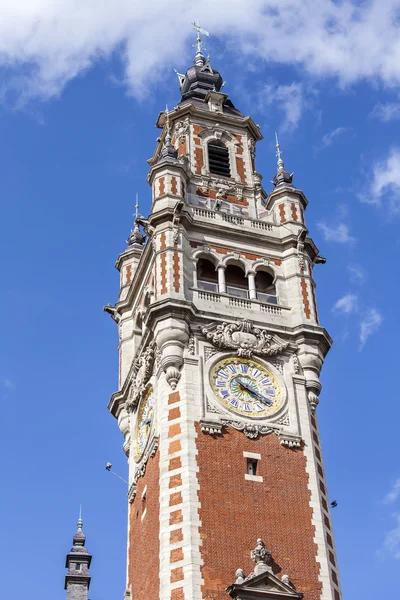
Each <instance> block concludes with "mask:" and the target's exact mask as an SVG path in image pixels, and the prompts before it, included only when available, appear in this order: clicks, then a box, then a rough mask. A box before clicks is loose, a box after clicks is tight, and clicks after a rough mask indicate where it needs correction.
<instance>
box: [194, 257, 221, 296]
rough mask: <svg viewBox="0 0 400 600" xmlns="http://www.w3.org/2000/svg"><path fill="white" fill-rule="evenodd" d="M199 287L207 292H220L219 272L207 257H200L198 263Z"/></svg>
mask: <svg viewBox="0 0 400 600" xmlns="http://www.w3.org/2000/svg"><path fill="white" fill-rule="evenodd" d="M196 275H197V287H198V288H199V289H200V290H206V291H207V292H218V273H217V272H216V270H215V267H214V265H213V263H212V262H211V261H210V260H207V259H206V258H199V260H198V261H197V265H196Z"/></svg>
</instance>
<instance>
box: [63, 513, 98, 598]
mask: <svg viewBox="0 0 400 600" xmlns="http://www.w3.org/2000/svg"><path fill="white" fill-rule="evenodd" d="M82 527H83V522H82V506H80V508H79V518H78V523H77V531H76V533H75V535H74V537H73V541H72V544H73V546H72V548H71V550H70V551H69V553H68V554H67V556H66V561H65V566H66V568H67V569H68V572H67V574H66V576H65V586H64V589H66V590H67V600H88V592H89V587H90V579H91V578H90V575H89V567H90V563H91V561H92V555H91V554H89V553H88V551H87V549H86V547H85V542H86V536H85V534H84V533H83V531H82Z"/></svg>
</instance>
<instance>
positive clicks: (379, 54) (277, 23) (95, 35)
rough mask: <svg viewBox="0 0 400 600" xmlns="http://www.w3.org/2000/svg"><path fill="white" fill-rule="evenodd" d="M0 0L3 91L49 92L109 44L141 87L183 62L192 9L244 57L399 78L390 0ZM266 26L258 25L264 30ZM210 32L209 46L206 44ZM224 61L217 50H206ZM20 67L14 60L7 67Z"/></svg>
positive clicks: (387, 81)
mask: <svg viewBox="0 0 400 600" xmlns="http://www.w3.org/2000/svg"><path fill="white" fill-rule="evenodd" d="M227 8H228V3H227V2H226V1H223V0H220V1H217V2H216V1H215V0H198V2H197V3H196V7H195V9H194V5H193V3H192V2H187V1H186V0H170V1H169V3H168V10H166V5H165V1H164V0H147V1H146V2H145V1H144V0H136V2H132V0H114V1H113V2H104V1H103V2H99V1H98V0H80V1H79V2H78V1H77V0H58V1H57V2H54V0H18V2H10V1H9V0H0V13H1V17H2V18H1V20H0V65H1V66H2V67H3V68H4V69H3V73H2V80H1V81H2V90H1V91H2V93H3V94H4V93H5V92H6V90H8V91H9V90H10V89H12V90H14V92H15V93H16V94H18V95H19V97H21V96H22V99H24V98H26V97H32V96H34V97H40V98H48V97H51V96H56V95H57V94H59V93H60V91H61V90H62V88H63V86H64V85H65V84H66V83H67V82H68V81H70V80H71V79H72V78H74V77H76V76H77V75H78V74H79V73H82V72H83V71H84V70H85V69H88V68H90V67H91V66H92V65H93V64H94V63H95V62H97V61H99V60H100V59H104V58H108V57H110V56H111V54H112V53H113V52H115V53H116V56H118V57H120V58H121V60H122V63H123V68H124V76H123V79H124V81H125V83H126V85H127V88H128V89H129V91H130V93H132V94H134V95H136V96H139V97H140V96H141V97H145V95H146V92H147V91H148V89H149V88H151V85H152V84H153V83H154V81H155V80H157V79H159V78H160V77H165V73H169V72H170V71H171V69H172V67H173V66H176V67H177V68H179V69H183V68H185V67H186V66H188V65H189V64H190V58H189V57H190V55H189V43H190V42H191V43H193V39H194V38H193V32H192V31H191V28H190V25H189V23H190V22H191V21H192V20H193V15H194V14H195V15H198V16H199V18H200V21H201V22H202V24H203V25H204V26H206V27H207V28H208V29H209V30H210V31H211V32H212V35H213V36H219V37H220V39H221V40H222V41H224V40H226V41H228V42H229V44H230V45H231V47H232V48H234V50H235V51H236V52H237V54H238V55H240V56H243V57H244V58H245V60H251V61H252V62H253V63H254V61H259V60H265V61H268V62H274V63H276V64H283V65H287V64H292V65H293V64H294V65H299V66H301V67H302V68H304V70H305V71H306V72H308V73H309V74H311V75H312V76H314V77H324V78H325V77H326V76H333V77H336V78H337V79H338V80H339V83H340V84H341V85H346V84H351V83H354V82H356V81H365V80H369V81H370V82H373V83H375V82H378V83H383V84H384V85H386V86H398V85H399V84H400V60H399V58H400V37H399V35H398V18H397V17H398V14H397V11H398V8H399V5H398V0H385V2H382V0H369V1H368V2H353V1H352V0H342V1H341V2H336V1H333V0H327V1H326V2H316V1H315V0H280V2H277V1H276V0H252V1H251V2H243V0H230V1H229V10H227ZM266 31H267V32H268V35H265V32H266ZM212 49H213V42H212V40H210V43H209V50H210V51H211V54H212ZM212 59H214V63H215V65H216V66H219V67H221V69H223V65H221V62H222V59H220V60H218V56H215V55H214V56H213V55H212ZM14 67H19V69H17V70H16V69H14Z"/></svg>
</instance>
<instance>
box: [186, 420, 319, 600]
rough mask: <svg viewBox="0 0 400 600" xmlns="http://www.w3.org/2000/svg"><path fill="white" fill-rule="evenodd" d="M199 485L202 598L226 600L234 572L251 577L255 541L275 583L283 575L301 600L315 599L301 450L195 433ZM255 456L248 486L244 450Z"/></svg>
mask: <svg viewBox="0 0 400 600" xmlns="http://www.w3.org/2000/svg"><path fill="white" fill-rule="evenodd" d="M197 447H198V451H199V454H198V465H199V473H198V479H199V484H200V490H199V492H198V493H199V500H200V503H201V508H200V519H201V522H202V527H201V537H202V546H201V553H202V557H203V561H204V566H203V567H202V574H203V578H204V589H203V598H205V599H211V598H212V599H213V600H226V592H225V591H224V590H225V588H226V587H227V586H228V585H229V584H231V583H233V582H234V579H235V577H234V574H235V571H236V569H237V568H239V567H240V568H243V569H244V570H245V573H246V575H247V574H248V573H249V572H250V571H251V570H252V566H254V565H253V563H252V562H251V560H250V556H249V555H250V550H251V549H252V548H254V547H255V545H256V540H257V538H258V537H261V538H262V539H263V540H264V542H265V544H266V546H267V548H268V549H269V550H271V552H272V556H273V558H274V560H275V563H276V565H275V566H274V571H275V572H276V573H277V574H278V576H280V575H282V574H283V573H287V574H288V575H289V576H290V579H291V581H293V583H294V584H295V586H296V588H297V590H298V591H301V592H303V593H304V600H319V598H320V595H321V583H320V582H319V581H318V574H319V565H318V563H317V561H316V555H317V546H316V545H315V544H314V541H313V537H314V527H313V525H312V523H311V518H312V510H311V508H310V506H309V502H310V491H309V490H308V489H307V485H308V475H307V473H306V470H305V457H304V454H303V452H302V451H301V450H298V451H293V450H288V449H285V448H283V446H281V444H280V442H279V439H278V438H277V436H275V435H268V436H262V437H260V438H259V439H257V440H249V439H248V438H246V437H245V435H244V434H243V433H241V432H239V431H235V430H234V429H231V428H228V429H227V430H226V433H225V434H224V435H223V437H218V438H212V437H211V436H208V435H205V434H203V433H201V431H200V428H198V438H197ZM244 450H246V451H248V452H258V453H260V454H261V460H260V461H259V465H258V470H257V474H258V475H262V476H263V478H264V481H263V483H260V482H256V481H247V480H245V478H244V475H245V473H246V472H247V463H246V459H245V458H244V457H243V451H244Z"/></svg>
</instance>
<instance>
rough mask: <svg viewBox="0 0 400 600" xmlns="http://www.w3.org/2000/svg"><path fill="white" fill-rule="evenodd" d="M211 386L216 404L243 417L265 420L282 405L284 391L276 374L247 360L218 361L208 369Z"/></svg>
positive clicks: (234, 358)
mask: <svg viewBox="0 0 400 600" xmlns="http://www.w3.org/2000/svg"><path fill="white" fill-rule="evenodd" d="M210 383H211V388H212V390H213V392H214V394H215V396H216V398H217V399H218V401H219V402H220V403H221V404H222V405H223V406H224V407H226V408H228V409H229V410H230V411H232V412H234V413H235V414H237V415H240V416H242V417H248V418H249V417H250V418H256V419H262V418H263V419H265V418H266V417H270V416H272V415H274V414H275V413H276V412H277V411H278V410H279V409H280V408H281V406H282V402H283V391H282V388H281V386H280V384H279V383H278V380H277V378H276V377H275V375H274V374H273V373H272V372H271V371H270V370H269V369H268V368H267V367H265V366H264V365H262V364H261V363H259V362H256V361H255V360H252V359H249V358H245V357H243V358H241V357H230V358H225V359H223V360H220V361H218V362H217V363H216V364H215V365H214V367H213V368H212V369H211V372H210Z"/></svg>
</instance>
